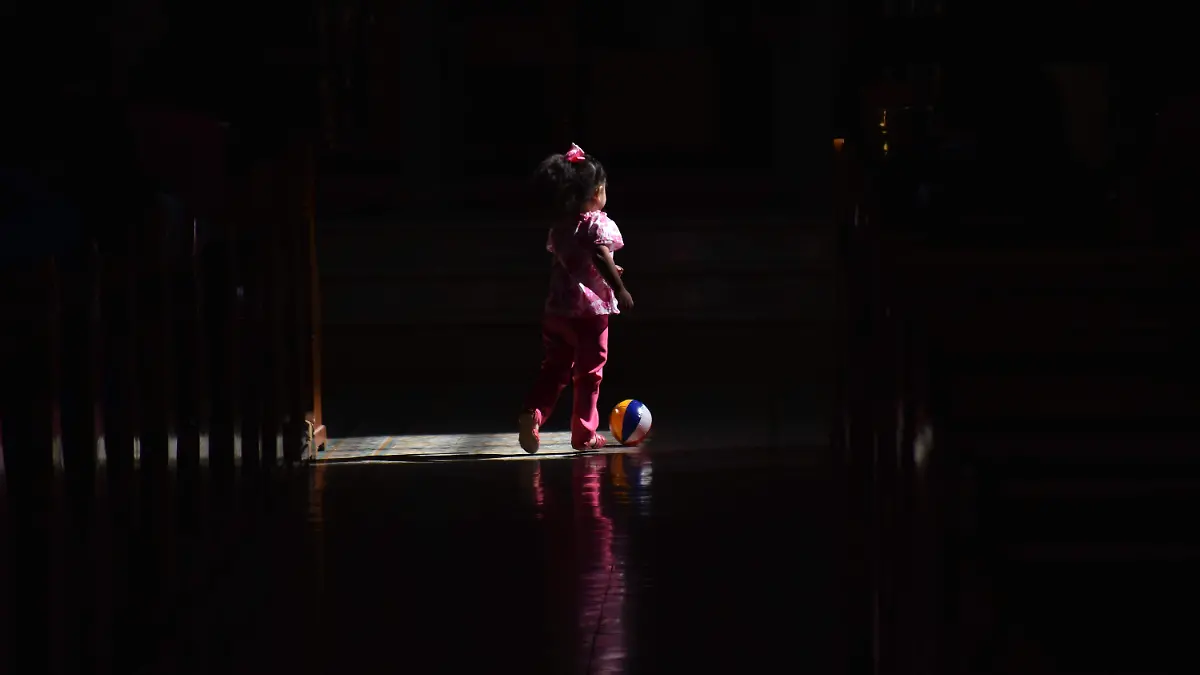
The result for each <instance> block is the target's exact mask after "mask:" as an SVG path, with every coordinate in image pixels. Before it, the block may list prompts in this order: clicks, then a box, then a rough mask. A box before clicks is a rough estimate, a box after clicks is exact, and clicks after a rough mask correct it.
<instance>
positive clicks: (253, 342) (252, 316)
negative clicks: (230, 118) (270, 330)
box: [235, 161, 264, 476]
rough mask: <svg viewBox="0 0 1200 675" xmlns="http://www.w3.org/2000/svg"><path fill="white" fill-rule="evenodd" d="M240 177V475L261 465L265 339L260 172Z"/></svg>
mask: <svg viewBox="0 0 1200 675" xmlns="http://www.w3.org/2000/svg"><path fill="white" fill-rule="evenodd" d="M250 163H251V166H250V167H249V168H248V169H247V170H246V171H245V172H244V173H243V174H241V175H239V176H238V178H237V180H238V182H239V190H238V194H239V196H238V202H237V205H236V207H235V208H236V209H237V211H236V221H235V222H236V223H237V228H238V258H237V268H238V273H239V277H240V283H239V299H240V303H239V316H240V318H241V320H242V327H243V330H242V331H241V332H240V335H239V336H238V337H239V340H238V351H239V352H240V359H241V365H242V368H241V372H240V373H239V375H240V377H239V384H238V414H239V416H240V424H239V427H238V428H239V432H240V433H239V435H240V438H241V448H242V452H241V467H242V471H241V472H242V474H243V475H245V476H254V475H256V474H257V473H258V470H259V468H260V466H261V460H262V454H261V439H260V437H259V434H260V431H261V428H262V413H263V407H262V406H263V398H262V381H263V380H262V373H263V362H262V351H263V349H262V345H263V342H264V336H263V325H264V322H263V277H264V272H263V264H262V261H263V246H262V244H263V239H262V236H261V228H262V223H261V221H260V220H259V217H258V215H259V214H258V209H257V208H256V207H257V202H258V200H259V199H260V198H261V195H258V194H257V188H258V185H259V178H260V171H261V168H260V166H258V163H257V162H254V161H251V162H250Z"/></svg>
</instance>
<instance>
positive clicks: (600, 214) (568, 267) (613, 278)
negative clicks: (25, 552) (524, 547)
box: [519, 144, 633, 453]
mask: <svg viewBox="0 0 1200 675" xmlns="http://www.w3.org/2000/svg"><path fill="white" fill-rule="evenodd" d="M534 179H535V183H536V185H537V187H538V188H540V189H541V191H542V192H543V196H544V198H545V203H546V204H547V205H548V206H549V207H550V208H549V211H548V215H549V217H550V219H551V222H552V225H551V227H550V236H549V239H548V241H547V243H546V250H548V251H550V253H552V254H554V263H553V266H552V268H551V273H550V292H549V294H548V296H547V298H546V307H545V316H544V318H543V321H542V344H543V346H544V347H545V349H546V356H545V358H544V359H543V361H542V369H541V372H540V373H538V377H537V380H536V382H535V383H534V385H533V389H531V390H530V392H529V396H528V397H527V398H526V399H525V408H524V412H523V413H522V414H521V417H520V419H519V424H520V441H521V447H522V448H524V449H525V451H526V452H529V453H534V452H537V451H538V445H539V443H540V438H539V436H538V431H539V429H540V428H541V426H542V423H543V422H544V421H545V420H547V419H549V418H550V413H551V411H552V410H554V404H555V402H556V401H557V400H558V396H559V394H561V393H562V390H563V389H564V388H565V387H566V386H567V384H568V383H569V382H570V381H571V380H572V377H574V381H575V405H574V408H573V409H572V413H571V447H573V448H575V449H576V450H597V449H600V448H603V447H604V437H603V436H601V435H599V434H597V433H596V427H597V426H598V425H599V423H600V415H599V414H598V413H597V412H596V400H597V399H598V398H599V397H600V381H601V380H602V379H603V373H604V363H605V362H606V361H607V360H608V317H609V315H610V314H619V313H620V309H619V307H625V308H627V309H632V308H633V298H632V297H631V296H630V295H629V291H627V290H625V285H624V284H623V283H621V274H622V273H623V272H624V270H623V269H621V268H620V267H618V266H617V264H616V263H614V262H613V256H612V254H613V252H614V251H617V250H618V249H620V248H621V247H622V246H624V245H625V244H624V242H623V241H622V240H621V232H620V230H618V229H617V224H616V223H614V222H613V221H612V220H610V219H609V217H608V216H607V215H606V214H605V213H604V211H602V210H601V209H603V208H604V205H605V204H606V203H607V202H608V194H607V187H608V185H607V182H608V177H607V175H606V174H605V172H604V167H603V166H601V165H600V162H598V161H596V159H595V158H593V157H589V156H588V155H587V154H585V153H584V152H583V150H581V149H580V148H579V146H578V145H574V144H572V145H571V149H570V151H568V152H567V153H566V154H562V155H551V156H550V157H547V158H546V160H545V161H543V162H542V163H541V165H540V166H538V169H537V172H536V173H535V174H534Z"/></svg>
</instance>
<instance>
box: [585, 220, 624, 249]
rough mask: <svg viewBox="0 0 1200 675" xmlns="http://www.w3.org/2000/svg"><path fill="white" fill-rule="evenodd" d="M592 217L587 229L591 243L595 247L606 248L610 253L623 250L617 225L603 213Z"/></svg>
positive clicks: (622, 242) (622, 241)
mask: <svg viewBox="0 0 1200 675" xmlns="http://www.w3.org/2000/svg"><path fill="white" fill-rule="evenodd" d="M594 215H595V217H594V218H592V222H591V223H590V224H589V227H588V235H589V238H590V239H591V240H592V243H593V244H594V245H596V246H607V247H608V250H610V251H619V250H621V249H622V248H624V246H625V240H624V239H622V238H621V230H619V229H617V224H616V223H614V222H613V220H612V219H611V218H609V217H608V215H606V214H605V213H603V212H598V213H596V214H594Z"/></svg>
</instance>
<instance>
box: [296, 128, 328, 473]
mask: <svg viewBox="0 0 1200 675" xmlns="http://www.w3.org/2000/svg"><path fill="white" fill-rule="evenodd" d="M306 160H307V161H305V167H306V169H307V170H306V172H305V176H304V182H303V191H304V197H305V198H304V201H303V204H304V223H303V229H304V230H306V232H304V233H303V234H302V235H301V237H302V241H304V242H305V246H304V249H303V251H302V256H301V257H302V258H303V260H302V261H301V263H300V264H301V265H302V266H303V267H304V268H305V269H304V272H306V273H305V274H303V276H302V277H301V278H300V279H301V283H302V284H303V285H304V286H305V289H306V291H307V293H306V296H305V297H306V300H307V302H306V303H303V306H302V307H301V308H300V312H299V314H300V323H301V326H300V328H301V329H302V331H303V332H302V333H301V335H306V336H308V344H307V345H306V347H305V353H306V355H307V356H308V359H307V361H308V362H309V364H311V365H310V370H309V372H308V381H307V384H308V386H307V387H306V389H307V391H306V395H307V396H308V397H309V399H310V400H311V408H309V409H308V410H307V412H306V414H305V417H304V419H305V422H306V423H307V426H308V429H309V439H308V446H309V454H310V458H315V457H316V454H317V452H319V451H321V450H323V449H324V448H325V442H326V440H327V435H328V434H327V431H326V429H325V422H324V417H323V416H322V413H321V326H322V325H321V279H320V273H319V268H318V267H317V202H316V163H315V157H314V155H313V153H312V151H311V150H309V151H308V152H307V158H306ZM305 282H307V283H305Z"/></svg>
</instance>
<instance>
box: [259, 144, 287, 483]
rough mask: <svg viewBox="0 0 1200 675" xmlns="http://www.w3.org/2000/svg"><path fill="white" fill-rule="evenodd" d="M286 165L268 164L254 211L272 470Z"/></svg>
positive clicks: (267, 463) (265, 447) (265, 450)
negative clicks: (258, 237) (259, 237)
mask: <svg viewBox="0 0 1200 675" xmlns="http://www.w3.org/2000/svg"><path fill="white" fill-rule="evenodd" d="M281 159H282V160H283V161H279V160H273V161H269V162H265V163H264V166H263V171H262V174H261V175H260V180H261V183H260V184H259V185H260V189H259V190H256V191H255V192H256V194H257V195H259V201H258V208H257V209H256V210H255V213H256V220H257V221H258V223H259V227H260V228H261V231H262V235H263V238H262V242H263V245H262V246H261V251H262V258H261V267H262V279H263V284H262V303H263V316H262V318H263V326H262V338H263V340H262V342H261V343H260V348H261V356H260V361H261V363H262V365H263V368H262V374H261V378H262V393H263V396H262V404H263V407H262V410H263V417H262V428H261V432H260V442H261V444H262V461H263V466H264V467H266V468H268V469H269V468H271V467H273V466H274V465H275V462H276V461H277V460H278V459H279V456H278V454H279V453H278V442H279V432H280V428H281V425H282V413H283V406H282V405H281V403H280V398H281V395H282V391H281V389H282V388H281V384H280V380H281V376H282V371H283V361H282V359H283V357H284V356H285V351H284V348H283V344H282V342H283V339H284V336H283V334H282V331H281V330H280V323H281V321H282V319H283V314H282V310H283V294H284V289H283V283H282V280H281V279H280V271H281V266H282V262H283V260H282V256H283V255H284V250H283V249H284V247H283V245H282V243H283V240H284V238H285V234H284V232H285V229H284V227H285V223H286V222H287V219H288V217H289V216H290V213H291V212H292V210H293V209H292V205H291V204H290V203H289V201H288V194H287V191H286V189H284V188H285V187H286V181H287V178H288V175H287V174H288V173H290V171H291V168H290V163H289V162H287V161H286V159H287V158H286V157H284V158H281Z"/></svg>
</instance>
